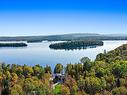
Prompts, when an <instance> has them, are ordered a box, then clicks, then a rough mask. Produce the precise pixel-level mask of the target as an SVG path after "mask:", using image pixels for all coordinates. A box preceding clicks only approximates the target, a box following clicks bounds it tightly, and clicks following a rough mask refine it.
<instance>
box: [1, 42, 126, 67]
mask: <svg viewBox="0 0 127 95" xmlns="http://www.w3.org/2000/svg"><path fill="white" fill-rule="evenodd" d="M51 43H54V42H42V43H28V46H27V47H17V48H0V61H1V62H6V63H9V64H13V63H16V64H20V65H23V64H27V65H30V66H33V65H35V64H40V65H42V66H45V65H50V66H52V67H54V66H55V64H56V63H62V64H63V65H66V64H67V63H76V62H79V59H80V58H81V57H84V56H87V57H89V58H90V59H92V60H94V59H95V57H96V55H97V54H98V53H103V52H104V50H106V51H109V50H112V49H115V48H116V47H118V46H120V45H122V44H125V43H127V41H104V45H103V46H99V47H95V46H92V47H89V48H87V49H76V50H69V51H68V50H53V49H50V48H49V44H51Z"/></svg>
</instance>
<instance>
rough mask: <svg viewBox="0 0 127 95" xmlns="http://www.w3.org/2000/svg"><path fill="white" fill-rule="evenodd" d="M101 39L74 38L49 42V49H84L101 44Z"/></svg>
mask: <svg viewBox="0 0 127 95" xmlns="http://www.w3.org/2000/svg"><path fill="white" fill-rule="evenodd" d="M102 45H103V41H101V40H75V41H67V42H60V43H54V44H50V45H49V48H51V49H68V50H69V49H85V48H87V47H96V46H102Z"/></svg>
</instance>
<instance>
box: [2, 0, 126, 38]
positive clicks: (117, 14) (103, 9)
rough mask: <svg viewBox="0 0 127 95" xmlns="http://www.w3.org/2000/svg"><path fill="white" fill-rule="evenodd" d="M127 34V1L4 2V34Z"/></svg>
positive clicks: (29, 0) (11, 0)
mask: <svg viewBox="0 0 127 95" xmlns="http://www.w3.org/2000/svg"><path fill="white" fill-rule="evenodd" d="M66 33H101V34H108V33H109V34H113V33H116V34H127V1H126V0H0V35H1V36H17V35H51V34H66Z"/></svg>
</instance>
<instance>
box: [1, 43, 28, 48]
mask: <svg viewBox="0 0 127 95" xmlns="http://www.w3.org/2000/svg"><path fill="white" fill-rule="evenodd" d="M26 46H27V44H26V43H0V47H26Z"/></svg>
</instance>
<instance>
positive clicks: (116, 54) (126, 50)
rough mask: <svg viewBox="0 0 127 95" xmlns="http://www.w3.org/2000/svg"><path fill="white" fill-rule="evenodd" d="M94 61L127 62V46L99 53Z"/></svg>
mask: <svg viewBox="0 0 127 95" xmlns="http://www.w3.org/2000/svg"><path fill="white" fill-rule="evenodd" d="M96 60H97V61H98V60H99V61H102V60H103V61H106V62H111V61H116V60H127V44H124V45H122V46H120V47H118V48H116V49H114V50H112V51H109V52H107V53H106V52H105V53H100V54H98V55H97V57H96Z"/></svg>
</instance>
